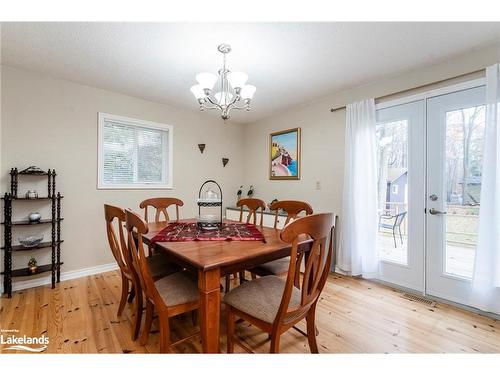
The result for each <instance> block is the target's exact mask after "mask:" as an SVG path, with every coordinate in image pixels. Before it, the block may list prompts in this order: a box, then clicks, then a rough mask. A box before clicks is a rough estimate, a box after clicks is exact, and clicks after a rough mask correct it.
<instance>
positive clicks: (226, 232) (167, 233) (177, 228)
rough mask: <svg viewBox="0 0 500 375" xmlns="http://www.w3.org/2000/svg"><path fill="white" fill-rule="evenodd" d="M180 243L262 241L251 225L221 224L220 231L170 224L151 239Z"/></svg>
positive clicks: (258, 232) (195, 225) (261, 236)
mask: <svg viewBox="0 0 500 375" xmlns="http://www.w3.org/2000/svg"><path fill="white" fill-rule="evenodd" d="M170 241H175V242H180V241H264V236H263V235H262V233H261V232H260V231H259V230H258V229H257V228H256V227H255V225H253V224H245V223H223V224H222V229H213V230H202V229H200V228H199V227H198V225H197V224H196V223H192V222H191V223H170V224H168V225H167V226H166V227H165V228H163V229H162V230H161V231H160V232H158V234H157V235H156V236H154V237H153V238H152V239H151V243H155V242H170Z"/></svg>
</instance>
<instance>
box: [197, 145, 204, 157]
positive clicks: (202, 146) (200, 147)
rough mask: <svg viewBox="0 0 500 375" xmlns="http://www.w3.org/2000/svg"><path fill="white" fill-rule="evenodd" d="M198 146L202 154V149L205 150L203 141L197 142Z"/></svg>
mask: <svg viewBox="0 0 500 375" xmlns="http://www.w3.org/2000/svg"><path fill="white" fill-rule="evenodd" d="M198 148H199V149H200V152H201V153H202V154H203V150H205V143H198Z"/></svg>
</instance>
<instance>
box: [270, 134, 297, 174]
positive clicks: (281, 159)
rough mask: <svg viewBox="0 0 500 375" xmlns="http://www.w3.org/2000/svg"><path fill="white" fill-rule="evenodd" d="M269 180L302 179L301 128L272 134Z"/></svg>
mask: <svg viewBox="0 0 500 375" xmlns="http://www.w3.org/2000/svg"><path fill="white" fill-rule="evenodd" d="M269 141H270V144H269V149H270V152H269V179H270V180H299V179H300V128H294V129H288V130H283V131H280V132H276V133H271V135H270V137H269Z"/></svg>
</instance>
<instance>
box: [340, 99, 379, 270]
mask: <svg viewBox="0 0 500 375" xmlns="http://www.w3.org/2000/svg"><path fill="white" fill-rule="evenodd" d="M346 109H347V120H346V134H345V173H344V195H343V210H342V211H343V220H341V221H342V226H341V234H340V246H339V252H338V257H337V267H338V268H339V269H340V270H341V271H344V272H346V273H349V274H351V275H361V276H363V277H366V278H370V277H375V276H377V274H378V264H379V262H378V254H377V247H376V238H377V160H376V159H377V153H376V150H377V149H376V129H375V125H376V124H375V121H376V120H375V101H374V99H369V100H364V101H361V102H357V103H352V104H348V105H347V108H346Z"/></svg>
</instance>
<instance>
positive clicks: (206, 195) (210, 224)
mask: <svg viewBox="0 0 500 375" xmlns="http://www.w3.org/2000/svg"><path fill="white" fill-rule="evenodd" d="M202 208H203V213H202V212H201V211H202ZM197 222H198V227H199V228H201V229H204V230H214V229H220V228H222V189H221V187H220V185H219V184H218V183H217V182H215V181H214V180H207V181H205V182H204V183H203V184H202V185H201V187H200V191H199V192H198V218H197Z"/></svg>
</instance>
